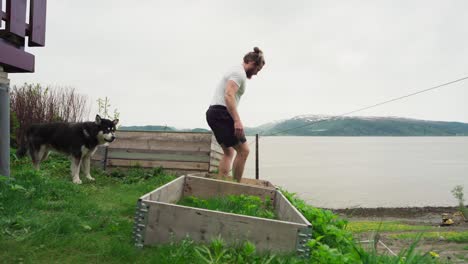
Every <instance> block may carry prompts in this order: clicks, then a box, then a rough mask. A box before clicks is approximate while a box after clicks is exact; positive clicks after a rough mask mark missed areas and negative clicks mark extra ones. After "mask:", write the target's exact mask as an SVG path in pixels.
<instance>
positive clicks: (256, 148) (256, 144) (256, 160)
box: [255, 134, 259, 180]
mask: <svg viewBox="0 0 468 264" xmlns="http://www.w3.org/2000/svg"><path fill="white" fill-rule="evenodd" d="M255 179H257V180H258V179H259V168H258V134H255Z"/></svg>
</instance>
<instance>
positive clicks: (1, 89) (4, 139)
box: [0, 66, 10, 177]
mask: <svg viewBox="0 0 468 264" xmlns="http://www.w3.org/2000/svg"><path fill="white" fill-rule="evenodd" d="M9 84H10V80H8V74H7V73H6V72H4V71H3V67H1V66H0V175H3V176H7V177H9V176H10V87H9Z"/></svg>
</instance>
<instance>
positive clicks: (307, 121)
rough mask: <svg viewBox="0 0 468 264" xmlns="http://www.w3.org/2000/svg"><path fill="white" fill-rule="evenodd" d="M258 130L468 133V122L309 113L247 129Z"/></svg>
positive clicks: (317, 133) (342, 133) (301, 133)
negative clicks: (315, 114)
mask: <svg viewBox="0 0 468 264" xmlns="http://www.w3.org/2000/svg"><path fill="white" fill-rule="evenodd" d="M286 130H287V131H286ZM283 131H285V132H283ZM256 133H260V134H262V135H272V134H275V135H283V136H286V135H287V136H468V124H465V123H459V122H441V121H427V120H417V119H407V118H397V117H333V116H314V115H309V116H296V117H293V118H291V119H287V120H282V121H279V122H275V123H269V124H265V125H262V126H259V127H256V128H249V129H248V130H247V134H250V135H253V134H256Z"/></svg>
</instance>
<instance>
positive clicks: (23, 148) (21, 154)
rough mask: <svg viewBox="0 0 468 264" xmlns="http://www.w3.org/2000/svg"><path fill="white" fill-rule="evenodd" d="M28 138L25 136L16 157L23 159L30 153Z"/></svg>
mask: <svg viewBox="0 0 468 264" xmlns="http://www.w3.org/2000/svg"><path fill="white" fill-rule="evenodd" d="M26 138H27V137H26V136H23V139H22V140H21V143H20V146H19V148H18V150H17V151H16V157H18V158H23V157H24V156H26V154H27V153H28V140H27V139H26Z"/></svg>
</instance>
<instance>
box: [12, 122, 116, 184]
mask: <svg viewBox="0 0 468 264" xmlns="http://www.w3.org/2000/svg"><path fill="white" fill-rule="evenodd" d="M118 122H119V120H118V119H115V120H113V121H111V120H109V119H104V118H101V117H100V116H99V115H96V120H95V121H94V122H82V123H45V124H34V125H31V127H29V129H28V130H27V131H26V134H25V137H24V140H23V142H22V144H21V146H20V148H19V149H18V152H17V156H18V157H23V156H25V155H26V154H29V155H30V156H31V159H32V162H33V164H34V167H35V168H36V169H39V164H40V163H41V162H42V161H44V160H45V159H46V158H47V156H48V155H49V152H50V150H55V151H57V152H61V153H63V154H66V155H68V156H70V158H71V176H72V179H73V182H74V183H76V184H81V180H80V168H81V170H82V172H83V173H84V174H85V175H86V178H88V179H89V180H92V181H94V178H93V177H91V174H90V162H91V156H92V155H93V154H94V152H95V151H96V149H97V147H98V146H99V145H104V144H107V143H110V142H112V141H114V140H115V129H116V125H117V123H118Z"/></svg>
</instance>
